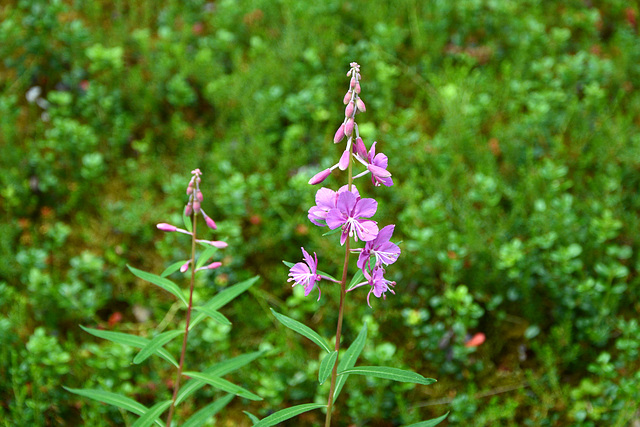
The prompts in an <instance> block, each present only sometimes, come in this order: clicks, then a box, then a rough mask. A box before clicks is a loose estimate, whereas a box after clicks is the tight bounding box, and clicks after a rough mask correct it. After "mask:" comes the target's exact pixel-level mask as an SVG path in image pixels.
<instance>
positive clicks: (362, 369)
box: [338, 366, 436, 385]
mask: <svg viewBox="0 0 640 427" xmlns="http://www.w3.org/2000/svg"><path fill="white" fill-rule="evenodd" d="M344 374H355V375H366V376H369V377H376V378H384V379H387V380H393V381H400V382H404V383H415V384H423V385H429V384H433V383H435V382H436V380H434V379H433V378H425V377H423V376H422V375H420V374H416V373H415V372H411V371H405V370H403V369H398V368H390V367H388V366H358V367H356V368H351V369H345V370H344V371H339V372H338V375H344Z"/></svg>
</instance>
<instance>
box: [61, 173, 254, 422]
mask: <svg viewBox="0 0 640 427" xmlns="http://www.w3.org/2000/svg"><path fill="white" fill-rule="evenodd" d="M191 174H192V177H191V180H190V181H189V184H188V186H187V195H188V196H189V201H188V203H187V205H186V206H185V209H184V214H183V222H184V226H185V229H182V228H178V227H176V226H174V225H171V224H167V223H161V224H158V225H157V228H158V229H159V230H161V231H164V232H175V233H181V234H184V235H187V236H190V237H191V257H190V258H189V259H188V260H183V261H178V262H176V263H174V264H172V265H170V266H169V267H168V268H167V269H166V270H165V271H164V272H163V273H162V274H161V275H159V276H158V275H155V274H152V273H148V272H145V271H142V270H138V269H136V268H134V267H131V266H128V268H129V270H130V271H131V272H132V273H133V274H134V275H136V276H137V277H139V278H141V279H143V280H145V281H148V282H150V283H152V284H154V285H157V286H159V287H160V288H162V289H164V290H165V291H168V292H170V293H171V294H173V296H175V297H176V298H177V300H178V304H180V305H181V307H182V308H185V309H186V314H185V323H184V328H183V329H179V330H172V331H165V332H162V333H160V334H158V335H156V336H155V337H153V338H152V339H147V338H144V337H141V336H137V335H132V334H127V333H123V332H115V331H106V330H102V329H93V328H86V327H82V326H81V327H82V329H84V330H85V331H87V332H88V333H90V334H92V335H95V336H97V337H99V338H103V339H107V340H109V341H112V342H115V343H119V344H124V345H128V346H132V347H136V348H140V351H139V352H138V354H137V355H136V356H135V357H134V359H133V363H134V364H139V363H142V362H144V361H145V360H146V359H147V358H149V357H150V356H152V355H155V356H159V357H161V358H163V359H164V360H166V361H167V362H169V363H171V364H172V365H173V366H174V367H175V368H176V370H177V372H176V377H175V380H174V381H173V394H172V397H171V399H167V400H162V401H160V402H157V403H156V404H155V405H154V406H152V407H151V408H147V407H146V406H144V405H142V404H141V403H138V402H136V401H135V400H133V399H131V398H129V397H127V396H123V395H121V394H117V393H112V392H109V391H104V390H96V389H71V388H66V387H65V388H66V389H67V390H68V391H70V392H72V393H76V394H79V395H81V396H85V397H89V398H91V399H95V400H98V401H100V402H104V403H108V404H111V405H114V406H116V407H118V408H120V409H124V410H126V411H129V412H132V413H134V414H136V415H138V416H139V418H138V419H137V420H136V422H135V423H134V424H133V426H135V427H141V426H148V425H151V424H154V423H155V424H157V425H160V426H162V425H166V426H167V427H169V426H171V425H175V421H174V420H173V416H174V412H175V408H176V406H178V405H179V404H180V403H182V402H184V401H185V399H187V398H188V397H189V396H191V395H192V394H193V393H195V392H196V391H197V390H199V389H201V388H202V387H203V386H205V385H207V384H208V385H210V386H212V387H213V388H215V389H218V390H221V391H223V392H226V395H224V396H223V397H221V398H219V399H217V400H215V401H213V402H212V403H210V404H208V405H207V406H205V407H204V408H202V409H200V410H199V411H197V412H196V413H195V414H193V415H192V416H191V417H190V418H189V419H188V420H186V421H185V422H184V423H182V424H181V425H182V426H186V427H196V426H200V425H203V424H204V423H205V422H207V421H208V420H209V418H211V417H212V416H213V415H214V414H216V413H217V412H218V411H220V410H221V409H222V408H224V407H225V406H226V405H227V404H228V403H229V402H230V401H231V400H232V399H233V397H234V396H241V397H244V398H246V399H249V400H262V399H261V398H260V397H259V396H257V395H255V394H253V393H251V392H250V391H248V390H246V389H244V388H242V387H240V386H237V385H235V384H233V383H231V382H229V381H227V380H225V379H223V378H222V376H224V375H226V374H228V373H229V372H232V371H234V370H237V369H238V368H240V367H242V366H244V365H246V364H248V363H249V362H251V361H253V360H254V359H256V358H257V357H259V356H260V354H261V353H260V352H254V353H248V354H243V355H240V356H237V357H234V358H232V359H228V360H225V361H223V362H220V363H218V364H216V365H214V366H211V367H209V368H208V369H206V370H205V371H204V372H197V371H187V370H186V367H185V353H186V350H187V337H188V335H189V331H191V329H193V328H194V327H195V326H196V325H197V324H198V323H200V322H202V321H203V320H204V319H205V318H206V317H210V318H211V319H213V320H214V321H216V322H219V323H221V324H224V325H231V322H230V321H229V320H228V319H227V318H226V317H225V316H224V315H223V314H222V313H220V312H219V311H218V309H219V308H221V307H223V306H224V305H225V304H227V303H228V302H230V301H231V300H232V299H234V298H235V297H237V296H238V295H240V294H241V293H243V292H244V291H246V290H247V289H249V288H250V287H251V286H252V285H253V284H254V283H256V282H257V280H258V278H259V277H258V276H256V277H253V278H251V279H249V280H246V281H244V282H241V283H238V284H236V285H233V286H230V287H228V288H226V289H225V290H223V291H221V292H219V293H218V294H216V295H215V296H214V297H213V298H211V299H210V300H209V301H207V302H206V303H204V304H202V305H198V306H194V305H193V289H194V285H195V279H196V274H198V273H202V272H204V271H211V270H215V269H217V268H218V267H220V266H221V265H222V264H221V263H220V262H219V261H212V257H213V256H214V255H215V254H216V252H217V251H218V250H219V249H222V248H225V247H227V243H225V242H222V241H219V240H204V239H199V238H198V237H197V234H196V227H197V218H198V216H202V218H204V221H205V223H206V225H207V227H208V228H210V229H211V230H216V228H217V227H216V223H215V222H214V220H213V219H211V217H209V216H208V215H207V214H206V213H205V211H204V209H202V207H201V203H202V201H203V195H202V191H200V182H201V175H202V173H201V172H200V169H195V170H193V171H191ZM198 246H201V247H202V248H204V250H202V251H201V252H199V253H198V252H197V251H196V248H197V247H198ZM178 270H179V271H180V272H181V273H183V274H186V275H187V276H188V277H190V282H189V296H188V297H186V296H185V295H184V293H183V291H182V290H181V289H180V287H179V286H178V285H177V284H175V283H174V282H172V281H170V280H169V279H168V278H167V276H169V275H170V274H173V273H176V272H177V271H178ZM193 311H196V312H197V314H195V316H193V317H192V314H193ZM179 336H182V350H181V352H180V357H179V361H176V359H175V358H174V356H173V355H171V353H169V352H168V351H167V350H166V349H165V348H164V346H165V345H166V344H168V343H169V342H170V341H172V340H173V339H176V338H178V337H179ZM183 377H186V378H187V381H186V382H185V383H184V385H183V386H182V387H181V382H182V380H183ZM167 410H168V414H167V416H166V421H165V422H164V423H163V422H162V421H161V420H160V417H161V416H162V415H163V414H164V413H165V412H167Z"/></svg>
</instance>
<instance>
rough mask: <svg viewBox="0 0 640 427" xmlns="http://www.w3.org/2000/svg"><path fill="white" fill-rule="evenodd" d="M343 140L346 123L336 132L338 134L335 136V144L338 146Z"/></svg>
mask: <svg viewBox="0 0 640 427" xmlns="http://www.w3.org/2000/svg"><path fill="white" fill-rule="evenodd" d="M342 138H344V123H343V124H341V125H340V127H339V128H338V130H337V131H336V134H335V135H334V136H333V143H334V144H337V143H338V142H340V141H342Z"/></svg>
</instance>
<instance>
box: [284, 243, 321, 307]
mask: <svg viewBox="0 0 640 427" xmlns="http://www.w3.org/2000/svg"><path fill="white" fill-rule="evenodd" d="M300 249H302V255H303V258H304V262H299V263H296V264H295V265H294V266H293V267H291V269H290V270H289V276H291V277H290V278H289V279H287V282H291V281H292V280H293V281H294V283H293V286H295V285H302V286H304V295H305V296H307V295H309V294H310V293H311V291H312V290H313V288H314V287H315V286H316V283H317V282H319V281H320V280H321V279H322V277H320V275H319V274H317V273H316V270H317V267H318V255H316V253H315V252H314V253H313V255H314V257H315V258H312V257H311V256H310V255H309V254H308V253H307V251H305V250H304V248H300ZM305 263H306V264H305ZM320 295H321V291H320V286H318V301H320Z"/></svg>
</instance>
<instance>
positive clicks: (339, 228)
mask: <svg viewBox="0 0 640 427" xmlns="http://www.w3.org/2000/svg"><path fill="white" fill-rule="evenodd" d="M339 231H342V227H338V228H334V229H333V230H331V231H327V232H326V233H324V234H323V235H322V236H323V237H324V236H331V235H332V234H336V233H337V232H339Z"/></svg>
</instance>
